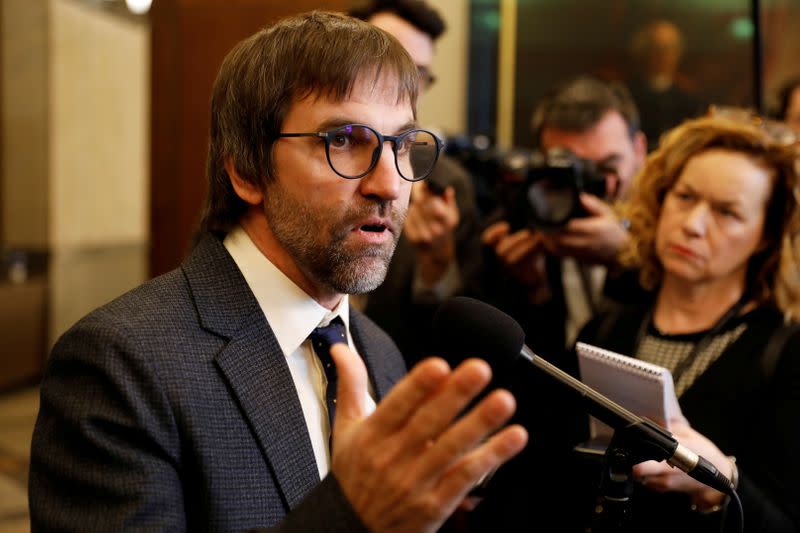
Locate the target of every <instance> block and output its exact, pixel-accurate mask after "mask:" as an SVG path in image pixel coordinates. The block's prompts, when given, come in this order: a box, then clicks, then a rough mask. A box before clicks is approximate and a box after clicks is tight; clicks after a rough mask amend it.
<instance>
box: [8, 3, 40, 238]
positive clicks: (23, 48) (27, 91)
mask: <svg viewBox="0 0 800 533" xmlns="http://www.w3.org/2000/svg"><path fill="white" fill-rule="evenodd" d="M0 9H1V10H2V16H0V20H2V28H0V39H2V41H3V42H2V46H0V49H2V54H3V56H2V58H0V66H2V72H0V83H2V84H3V89H2V91H0V93H2V103H1V104H0V105H2V113H0V116H2V120H3V122H2V125H1V126H0V127H2V128H3V145H2V150H3V179H0V184H2V191H0V201H2V202H3V209H0V212H2V214H3V223H2V224H0V227H2V229H3V235H2V236H1V237H2V240H3V241H4V242H5V243H6V244H8V245H9V246H12V247H25V248H46V247H47V242H48V232H47V229H48V228H47V219H48V213H47V207H48V196H49V187H48V175H47V172H48V158H49V153H48V139H47V123H48V102H47V94H48V89H47V87H48V70H47V46H48V37H49V36H48V28H49V23H48V22H49V9H48V3H47V0H0Z"/></svg>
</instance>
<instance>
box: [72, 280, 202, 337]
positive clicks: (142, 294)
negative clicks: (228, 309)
mask: <svg viewBox="0 0 800 533" xmlns="http://www.w3.org/2000/svg"><path fill="white" fill-rule="evenodd" d="M196 316H197V315H196V312H195V311H194V305H193V303H192V299H191V295H190V292H189V288H188V284H187V281H186V278H185V276H184V275H183V273H182V272H181V269H179V268H178V269H175V270H173V271H171V272H168V273H166V274H163V275H161V276H158V277H156V278H153V279H151V280H149V281H146V282H144V283H143V284H141V285H139V286H138V287H136V288H134V289H131V290H130V291H128V292H126V293H125V294H122V295H121V296H118V297H116V298H115V299H113V300H111V301H110V302H108V303H106V304H105V305H102V306H101V307H98V308H97V309H95V310H93V311H91V312H90V313H88V314H87V315H86V316H84V317H83V318H82V319H81V320H79V321H78V322H77V323H76V324H75V325H74V326H72V327H71V328H70V329H69V330H68V331H67V332H66V333H65V334H64V335H63V336H62V339H64V338H68V337H70V336H71V335H74V334H75V333H76V332H82V331H87V330H88V331H91V332H94V334H96V335H105V334H111V335H120V336H125V337H129V338H133V337H138V336H139V335H146V336H153V335H157V334H158V333H159V332H160V331H167V330H168V329H169V328H170V327H172V328H174V327H175V326H176V325H177V324H178V323H180V322H183V321H186V320H188V319H192V320H193V321H194V323H196V322H197V320H196Z"/></svg>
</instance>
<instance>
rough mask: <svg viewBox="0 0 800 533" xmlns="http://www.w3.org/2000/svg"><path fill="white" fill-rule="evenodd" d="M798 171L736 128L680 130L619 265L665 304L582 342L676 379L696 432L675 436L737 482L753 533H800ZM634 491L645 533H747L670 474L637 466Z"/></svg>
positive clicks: (693, 125)
mask: <svg viewBox="0 0 800 533" xmlns="http://www.w3.org/2000/svg"><path fill="white" fill-rule="evenodd" d="M796 161H797V154H796V152H794V151H793V149H792V148H791V147H789V146H785V145H782V144H780V143H778V142H776V141H775V140H773V139H772V138H771V137H770V136H769V135H768V134H767V133H766V132H765V130H764V129H763V128H760V127H758V126H757V125H755V124H748V123H743V122H740V121H736V120H732V119H729V118H725V117H704V118H699V119H694V120H691V121H687V122H685V123H683V124H682V125H680V126H678V127H677V128H675V129H673V130H671V131H670V132H668V133H667V134H666V135H665V136H664V137H663V139H662V141H661V144H660V147H659V148H658V150H656V151H655V152H654V153H653V154H651V155H650V157H649V158H648V160H647V162H646V164H645V166H644V168H643V169H642V171H641V172H640V174H639V175H638V177H637V179H636V181H635V183H634V189H633V194H632V196H631V198H630V200H629V201H628V202H627V203H626V204H624V205H623V206H621V211H622V214H623V216H624V217H625V218H626V219H627V220H628V221H629V222H630V232H631V239H630V243H629V246H628V248H627V249H626V250H624V251H623V253H622V256H621V258H620V259H621V261H622V263H623V264H625V265H627V266H630V267H635V268H638V269H639V272H640V281H641V283H642V285H643V286H644V287H645V288H647V289H650V290H652V294H653V298H652V301H651V302H649V303H648V304H647V305H645V306H640V307H636V308H617V309H611V310H608V311H607V312H605V313H602V314H601V315H599V316H597V317H596V318H595V319H594V320H592V321H591V322H590V323H589V324H588V325H587V326H586V327H585V328H584V329H583V331H582V332H581V335H580V336H579V340H580V341H582V342H586V343H589V344H593V345H596V346H601V347H603V348H607V349H610V350H613V351H616V352H619V353H624V354H628V355H631V356H634V357H636V358H639V359H642V360H646V361H649V362H651V363H655V364H658V365H661V366H665V367H667V368H668V369H670V370H671V371H672V373H673V377H674V381H675V390H676V393H677V395H678V399H679V402H680V405H681V409H682V411H683V414H684V415H685V417H686V420H688V424H687V423H686V422H685V421H684V422H677V423H676V424H673V425H672V426H671V430H672V431H673V434H674V435H675V437H676V438H677V439H678V440H679V441H680V442H681V444H683V445H684V446H686V447H688V448H689V449H691V450H693V451H695V452H696V453H698V454H699V455H701V456H703V457H705V458H706V459H708V460H709V461H711V462H712V463H714V465H715V466H716V467H717V469H719V470H720V471H721V472H722V473H723V474H725V475H727V476H728V477H729V478H730V479H731V480H732V481H733V482H734V484H735V485H736V487H737V493H738V494H739V496H740V498H741V500H742V504H743V509H744V524H745V530H746V531H770V532H777V531H780V532H782V531H787V532H788V531H798V530H800V483H798V479H800V454H798V453H797V450H798V446H800V424H799V423H798V418H799V417H800V334H795V333H796V332H797V331H798V328H796V327H794V325H793V324H792V323H791V322H790V319H791V318H792V317H797V316H798V310H800V298H799V295H800V278H799V277H798V264H799V263H798V261H797V255H796V253H797V246H798V239H797V236H798V230H800V213H799V212H798V206H797V199H796V195H797V187H798V183H797V181H798V174H797V166H796ZM634 479H635V480H636V482H637V483H636V486H635V492H634V496H633V498H632V516H633V520H634V527H633V529H632V530H633V531H720V529H721V528H723V529H724V530H729V529H728V528H731V529H730V531H733V529H732V528H733V527H735V526H736V525H737V524H738V521H737V520H736V519H735V516H731V515H733V514H734V512H731V513H728V512H727V503H728V502H727V498H726V496H725V495H724V494H722V493H721V492H717V491H716V490H714V489H711V488H709V487H707V486H705V485H702V484H701V483H699V482H697V481H695V480H694V479H692V478H690V477H689V476H687V475H686V474H684V473H683V472H682V471H680V470H678V469H675V468H672V467H670V466H668V465H667V464H666V463H663V462H662V463H656V462H653V461H649V462H646V463H642V464H639V465H636V466H635V467H634ZM726 514H727V515H728V516H731V518H730V519H728V520H726V519H725V517H726ZM726 522H727V527H726Z"/></svg>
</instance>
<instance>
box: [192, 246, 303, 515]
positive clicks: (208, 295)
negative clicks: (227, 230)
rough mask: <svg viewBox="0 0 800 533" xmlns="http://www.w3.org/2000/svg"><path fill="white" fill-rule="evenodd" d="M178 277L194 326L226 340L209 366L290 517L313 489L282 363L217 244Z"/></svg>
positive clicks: (202, 249)
mask: <svg viewBox="0 0 800 533" xmlns="http://www.w3.org/2000/svg"><path fill="white" fill-rule="evenodd" d="M183 270H184V273H185V275H186V278H187V280H188V282H189V285H190V286H191V289H192V294H193V295H194V298H195V302H196V304H197V310H198V313H199V315H200V321H201V324H202V325H203V327H204V328H206V329H208V330H210V331H212V332H214V333H216V334H218V335H221V336H223V337H225V338H228V339H229V342H228V344H227V345H226V346H225V347H224V348H223V349H222V350H221V351H220V353H219V354H217V357H216V363H217V366H218V367H219V369H220V371H221V373H222V375H223V377H224V379H225V380H226V381H227V382H228V384H229V385H230V388H231V390H232V391H233V394H234V396H235V397H236V399H237V401H238V403H239V405H240V406H241V410H242V414H243V416H244V417H245V418H246V419H247V421H248V422H249V424H250V427H251V428H252V431H253V434H254V435H255V438H256V440H257V441H258V443H259V445H260V447H261V449H262V451H263V453H264V456H265V458H266V460H267V462H268V464H269V465H270V466H271V468H272V471H273V474H274V476H275V479H276V482H277V485H278V488H279V489H280V490H281V491H282V493H283V496H284V498H285V501H286V504H287V505H288V507H289V508H290V509H292V508H294V507H295V506H297V505H298V504H299V503H300V501H301V500H302V499H303V498H304V497H305V495H306V494H307V493H308V492H309V491H310V490H311V489H312V488H313V487H314V486H315V485H317V484H318V483H319V473H318V471H317V467H316V460H315V458H314V451H313V449H312V447H311V439H310V437H309V435H308V431H307V430H306V425H305V419H304V417H303V411H302V407H301V406H300V400H299V399H298V396H297V391H296V389H295V387H294V381H293V380H292V376H291V373H290V372H289V367H288V365H287V364H286V358H285V356H284V355H283V352H282V351H281V349H280V347H279V346H278V342H277V340H276V339H275V336H274V334H273V333H272V330H271V329H270V327H269V324H267V321H266V319H265V317H264V314H263V312H262V311H261V308H260V307H259V305H258V302H257V301H256V299H255V296H253V294H252V292H251V291H250V288H249V287H248V286H247V283H246V282H245V280H244V278H243V277H242V275H241V273H240V272H239V269H238V268H237V267H236V264H235V263H234V261H233V259H232V258H231V257H230V255H229V254H228V253H227V251H226V250H225V248H224V246H223V245H222V243H221V242H220V240H219V239H218V238H216V237H214V236H211V235H208V236H206V237H204V238H203V239H202V240H201V241H200V242H199V244H198V245H197V247H196V248H195V250H194V251H193V252H192V254H191V255H190V256H189V258H188V259H187V260H186V261H185V262H184V264H183Z"/></svg>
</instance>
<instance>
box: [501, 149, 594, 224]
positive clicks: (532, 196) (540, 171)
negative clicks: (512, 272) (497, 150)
mask: <svg viewBox="0 0 800 533" xmlns="http://www.w3.org/2000/svg"><path fill="white" fill-rule="evenodd" d="M503 169H504V172H503V184H502V186H501V188H502V189H504V190H503V191H502V192H501V193H500V196H501V203H502V204H503V205H504V207H505V210H506V220H507V221H508V222H509V224H510V225H511V227H512V229H514V230H516V229H522V228H525V227H529V228H536V229H542V230H554V229H558V228H561V227H563V226H564V225H565V224H566V223H567V222H569V220H570V219H572V218H575V217H580V216H586V214H587V213H586V211H585V210H584V208H583V206H582V205H581V201H580V194H581V193H583V192H586V193H590V194H593V195H595V196H597V197H599V198H603V199H605V198H606V178H605V175H604V173H603V170H604V169H602V168H599V166H598V165H597V164H596V163H595V162H594V161H591V160H588V159H581V158H579V157H577V156H576V155H575V154H573V153H572V152H570V151H569V150H566V149H565V148H553V149H551V150H548V151H546V152H544V151H541V150H533V151H531V150H513V151H510V152H508V153H507V154H506V156H505V158H504V160H503Z"/></svg>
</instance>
